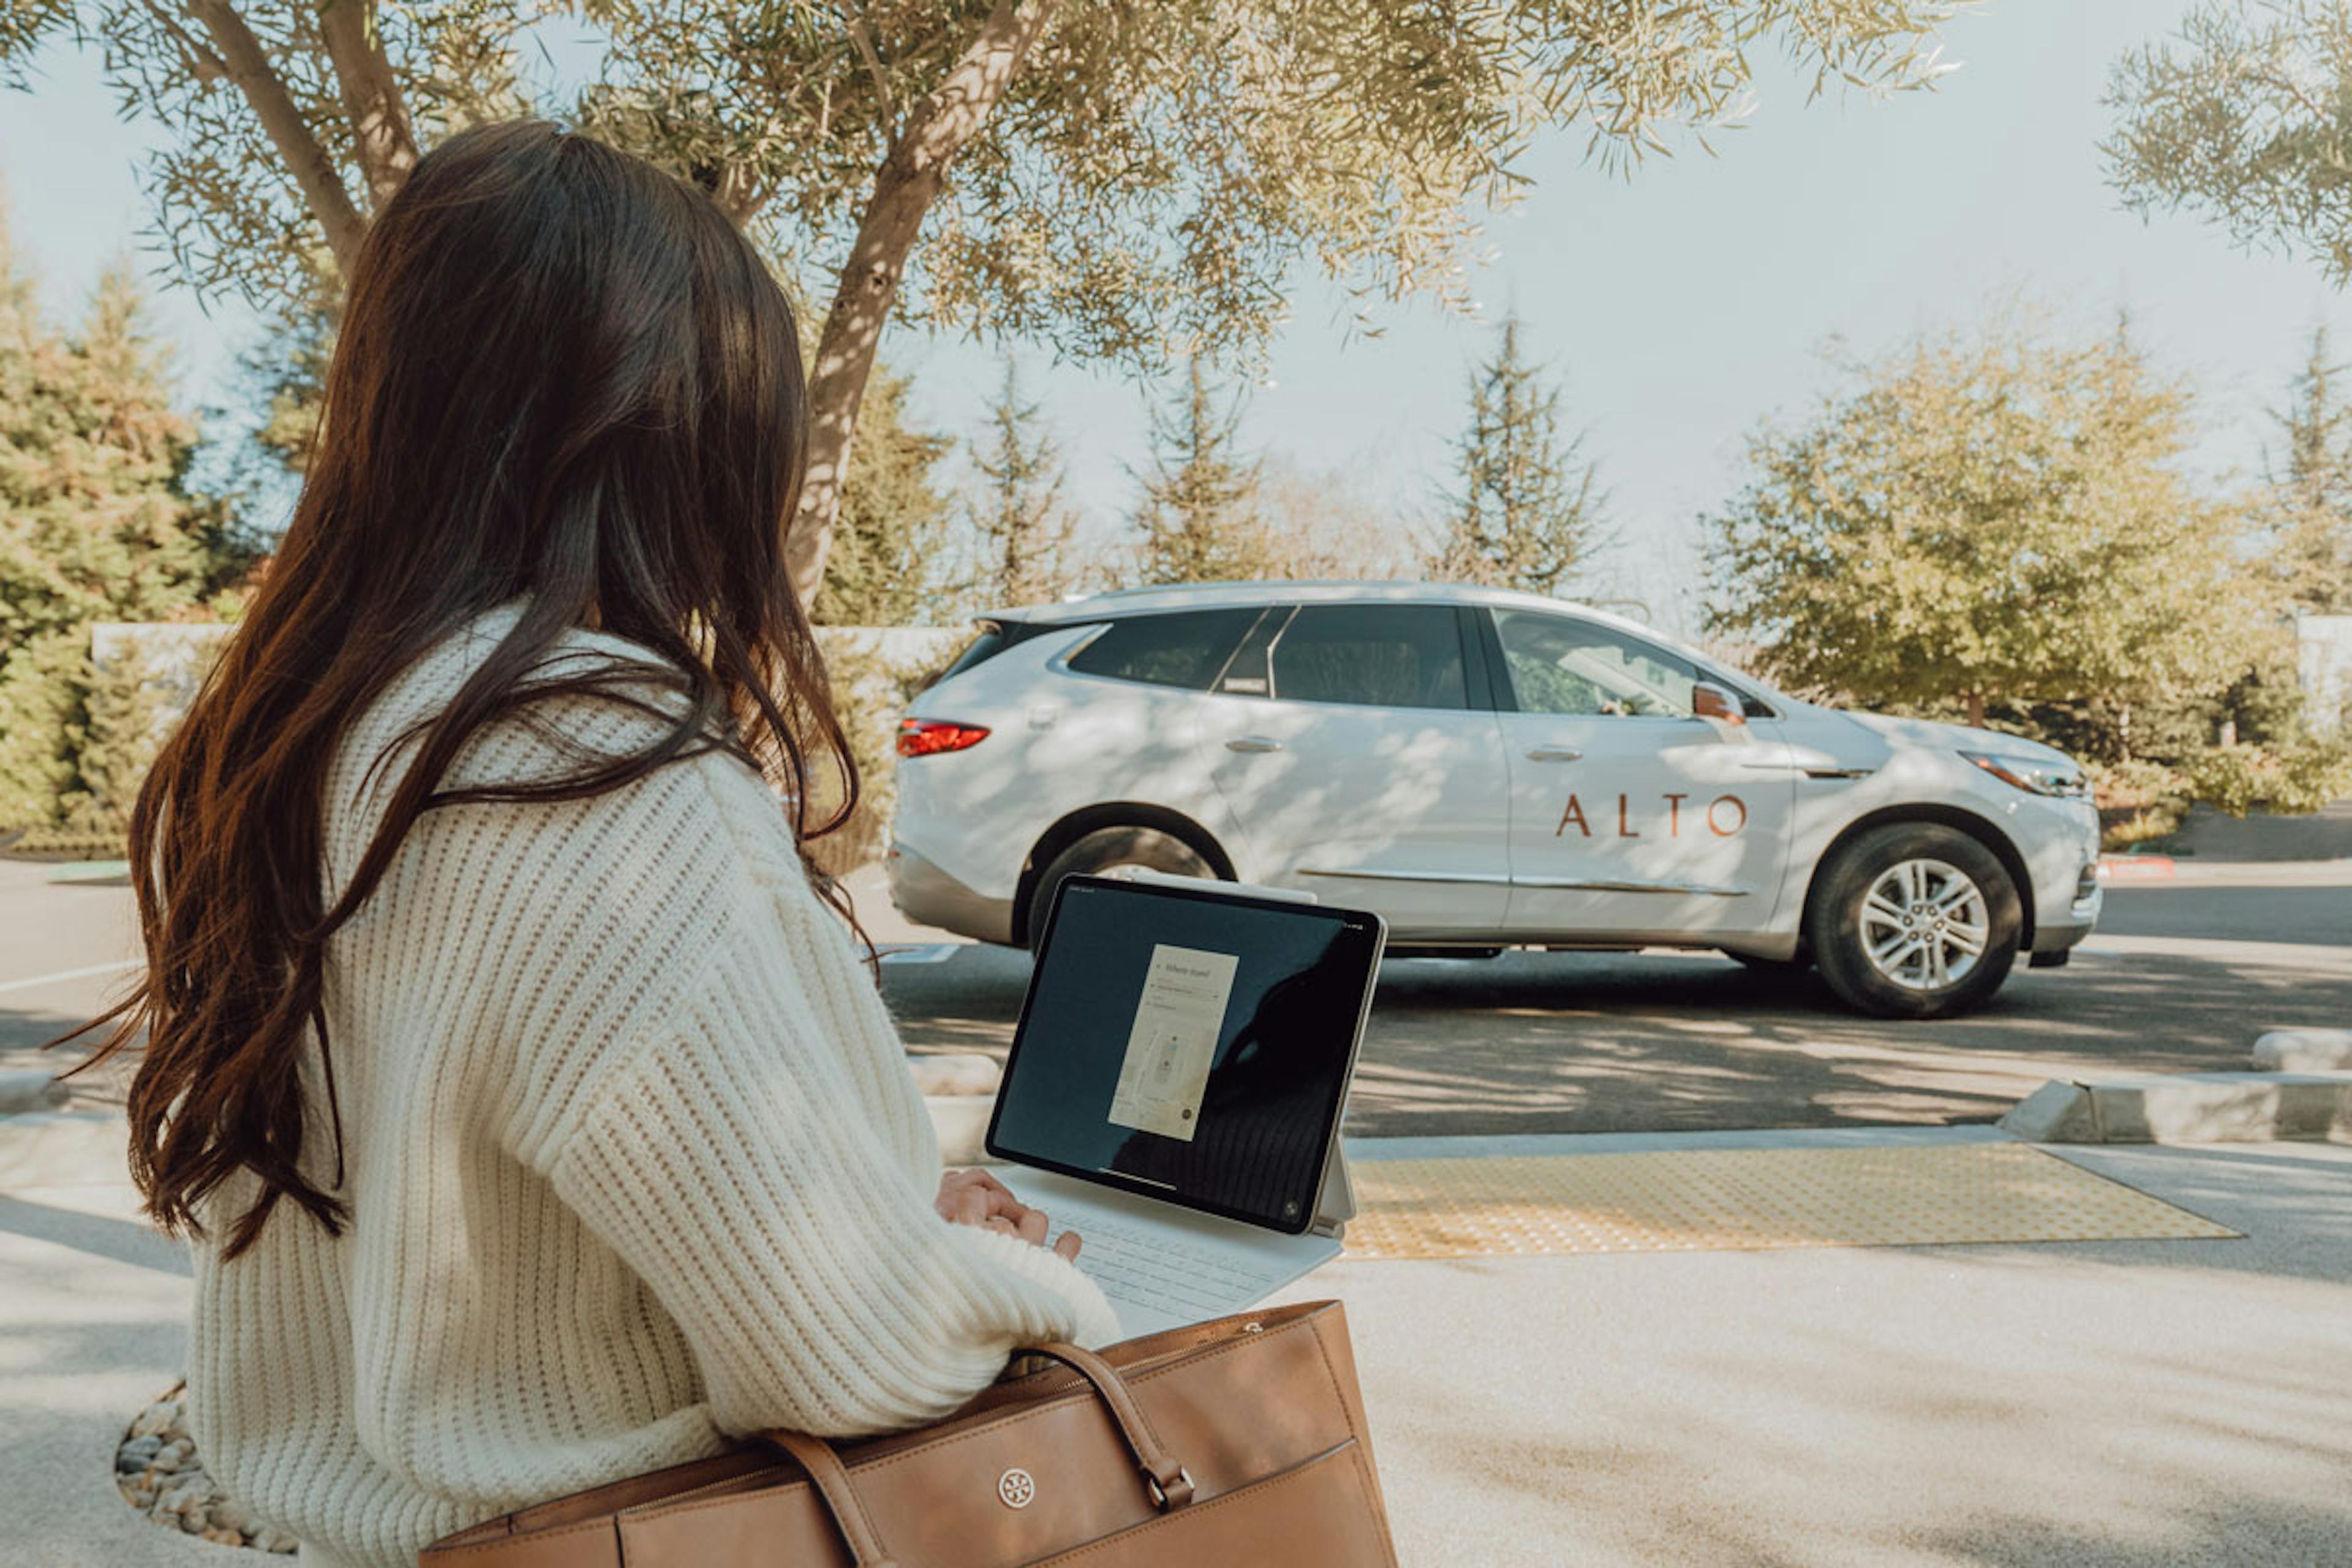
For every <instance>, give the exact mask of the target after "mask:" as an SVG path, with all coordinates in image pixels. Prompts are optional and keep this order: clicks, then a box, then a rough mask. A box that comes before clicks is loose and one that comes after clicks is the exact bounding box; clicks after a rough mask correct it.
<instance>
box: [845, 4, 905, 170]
mask: <svg viewBox="0 0 2352 1568" xmlns="http://www.w3.org/2000/svg"><path fill="white" fill-rule="evenodd" d="M842 22H843V24H844V25H845V26H847V27H848V29H849V41H850V42H851V43H853V44H856V46H857V58H860V59H862V60H864V61H865V62H866V75H868V76H870V77H872V78H873V79H874V90H875V91H876V92H877V94H879V95H880V96H881V99H882V123H883V125H884V127H885V128H887V130H888V131H889V132H890V140H891V141H892V142H896V141H898V98H897V96H896V95H894V94H893V93H892V92H891V90H890V78H889V75H888V73H887V72H886V71H884V70H883V68H882V57H881V56H880V55H879V54H877V53H876V52H875V48H874V35H873V34H872V33H870V32H868V31H867V30H866V18H865V17H864V16H860V15H859V14H858V13H857V12H856V11H854V10H853V11H851V12H849V13H848V14H847V15H846V16H844V17H843V18H842Z"/></svg>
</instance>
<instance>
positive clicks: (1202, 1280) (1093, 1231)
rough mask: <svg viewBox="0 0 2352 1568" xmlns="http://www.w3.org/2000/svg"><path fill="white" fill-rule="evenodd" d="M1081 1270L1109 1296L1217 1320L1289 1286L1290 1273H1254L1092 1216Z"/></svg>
mask: <svg viewBox="0 0 2352 1568" xmlns="http://www.w3.org/2000/svg"><path fill="white" fill-rule="evenodd" d="M1076 1228H1077V1232H1078V1239H1079V1243H1080V1245H1079V1247H1078V1268H1080V1269H1081V1270H1083V1271H1084V1272H1085V1273H1086V1274H1087V1275H1088V1276H1089V1277H1091V1278H1092V1279H1093V1280H1094V1281H1095V1283H1096V1284H1097V1285H1100V1286H1101V1287H1102V1288H1103V1293H1104V1294H1105V1295H1107V1296H1113V1297H1118V1298H1120V1299H1123V1300H1131V1301H1134V1302H1136V1303H1137V1304H1139V1305H1141V1306H1153V1307H1162V1306H1164V1307H1167V1308H1170V1309H1183V1310H1191V1311H1197V1312H1205V1313H1208V1314H1210V1315H1211V1316H1215V1315H1217V1314H1220V1313H1224V1312H1234V1311H1238V1310H1241V1309H1242V1308H1244V1307H1246V1306H1248V1305H1249V1304H1250V1303H1251V1302H1253V1301H1255V1300H1258V1299H1259V1298H1260V1297H1262V1296H1264V1295H1265V1294H1266V1293H1267V1292H1268V1291H1270V1290H1272V1289H1275V1288H1276V1286H1278V1285H1281V1284H1283V1283H1285V1282H1286V1277H1287V1275H1286V1270H1282V1269H1276V1268H1254V1267H1252V1265H1251V1262H1250V1260H1249V1259H1247V1258H1237V1257H1235V1256H1234V1255H1233V1254H1232V1253H1229V1252H1223V1251H1219V1250H1217V1249H1215V1248H1212V1247H1186V1246H1185V1245H1184V1244H1183V1243H1181V1242H1180V1241H1177V1240H1176V1239H1175V1238H1174V1237H1170V1236H1168V1235H1166V1234H1164V1233H1161V1232H1159V1231H1153V1230H1144V1229H1132V1230H1130V1229H1128V1228H1125V1227H1123V1226H1116V1225H1113V1224H1110V1223H1108V1222H1107V1221H1105V1220H1104V1219H1102V1218H1101V1217H1100V1216H1098V1215H1087V1218H1086V1221H1085V1222H1084V1223H1082V1224H1080V1225H1079V1226H1077V1227H1076Z"/></svg>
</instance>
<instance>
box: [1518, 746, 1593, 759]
mask: <svg viewBox="0 0 2352 1568" xmlns="http://www.w3.org/2000/svg"><path fill="white" fill-rule="evenodd" d="M1583 759H1584V753H1583V752H1580V751H1578V750H1577V749H1576V748H1575V747H1574V746H1538V747H1537V748H1536V749H1535V750H1534V751H1531V752H1528V761H1529V762H1531V763H1575V762H1581V761H1583Z"/></svg>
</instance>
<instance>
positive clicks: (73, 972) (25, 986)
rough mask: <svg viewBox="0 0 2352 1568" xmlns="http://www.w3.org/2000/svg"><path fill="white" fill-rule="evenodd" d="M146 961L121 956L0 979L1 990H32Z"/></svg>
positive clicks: (121, 968) (113, 972) (117, 971)
mask: <svg viewBox="0 0 2352 1568" xmlns="http://www.w3.org/2000/svg"><path fill="white" fill-rule="evenodd" d="M146 962H147V961H146V960H145V959H143V958H121V959H117V960H116V961H115V962H113V963H93V964H90V965H89V966H88V967H86V968H82V969H60V970H58V972H57V973H55V974H36V975H34V976H33V977H32V978H31V979H29V980H0V991H30V990H31V989H33V988H34V987H35V986H37V985H55V984H58V982H60V981H65V980H87V979H89V977H90V976H91V975H93V974H115V973H121V971H123V970H125V969H136V968H138V967H139V966H140V965H141V964H143V963H146Z"/></svg>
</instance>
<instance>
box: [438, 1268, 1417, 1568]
mask: <svg viewBox="0 0 2352 1568" xmlns="http://www.w3.org/2000/svg"><path fill="white" fill-rule="evenodd" d="M1027 1353H1029V1354H1031V1355H1034V1356H1038V1357H1043V1358H1045V1360H1047V1361H1048V1362H1050V1363H1056V1364H1053V1365H1049V1366H1048V1367H1046V1368H1045V1370H1042V1371H1035V1372H1031V1373H1027V1374H1025V1375H1023V1376H1018V1377H1008V1378H1007V1379H1005V1380H1003V1381H1001V1382H999V1383H997V1384H994V1385H993V1386H992V1387H990V1388H988V1389H986V1390H985V1391H983V1392H982V1394H980V1395H979V1396H978V1397H976V1398H975V1399H973V1400H972V1401H971V1404H969V1405H965V1406H964V1407H963V1408H962V1409H961V1410H960V1411H958V1412H956V1414H954V1415H950V1416H949V1417H948V1418H947V1419H946V1420H944V1421H940V1422H938V1423H935V1424H934V1425H932V1426H925V1427H922V1428H920V1429H919V1430H917V1431H913V1432H901V1433H898V1434H895V1435H893V1436H887V1437H875V1438H867V1439H863V1440H861V1441H858V1442H856V1443H845V1444H841V1445H838V1446H836V1445H834V1444H830V1443H827V1442H824V1441H823V1440H822V1439H819V1438H815V1437H810V1436H803V1435H801V1434H799V1433H793V1432H770V1433H765V1434H762V1435H761V1437H760V1438H759V1439H758V1440H757V1441H754V1442H751V1443H747V1444H745V1445H744V1446H743V1447H740V1448H738V1449H736V1450H734V1451H732V1452H730V1453H726V1454H721V1455H719V1456H718V1457H716V1458H709V1459H701V1460H697V1461H695V1462H694V1463H692V1464H686V1465H677V1466H674V1467H672V1468H669V1469H666V1470H656V1471H655V1472H653V1473H652V1474H650V1475H644V1476H638V1477H635V1478H634V1479H629V1480H625V1481H618V1482H615V1483H614V1484H613V1485H610V1486H604V1487H599V1488H597V1489H594V1490H593V1491H585V1492H579V1493H576V1494H574V1495H573V1496H571V1497H567V1498H559V1499H557V1500H554V1501H553V1502H545V1503H541V1504H540V1505H538V1506H537V1507H535V1508H528V1509H524V1510H521V1511H520V1512H518V1513H510V1514H508V1515H507V1516H506V1517H504V1518H503V1519H496V1520H492V1521H489V1522H488V1523H487V1524H480V1525H477V1526H475V1527H474V1528H473V1529H471V1530H467V1531H460V1532H458V1533H457V1534H456V1535H452V1536H449V1537H447V1538H446V1539H445V1540H442V1541H438V1542H435V1543H434V1544H433V1545H431V1546H430V1547H427V1548H426V1549H425V1553H424V1557H423V1559H422V1564H421V1568H1013V1564H1018V1563H1068V1564H1079V1565H1083V1568H1209V1565H1215V1568H1225V1565H1227V1564H1253V1563H1267V1564H1280V1565H1283V1568H1290V1565H1293V1564H1297V1565H1301V1568H1304V1565H1307V1564H1314V1565H1317V1568H1325V1565H1328V1568H1394V1564H1395V1563H1396V1552H1395V1548H1394V1546H1393V1545H1392V1544H1391V1542H1390V1539H1389V1527H1388V1517H1387V1514H1386V1512H1385V1510H1383V1508H1382V1506H1381V1488H1380V1479H1379V1477H1378V1476H1377V1475H1376V1474H1375V1473H1374V1471H1373V1468H1372V1448H1371V1440H1370V1435H1369V1434H1368V1433H1367V1432H1366V1430H1365V1427H1364V1401H1363V1394H1362V1391H1361V1390H1360V1388H1359V1386H1358V1384H1357V1382H1356V1363H1355V1357H1354V1355H1353V1354H1352V1352H1350V1349H1349V1343H1348V1322H1347V1318H1346V1315H1345V1314H1344V1313H1343V1312H1342V1311H1341V1310H1340V1307H1339V1302H1337V1301H1309V1302H1304V1303H1301V1304H1299V1305H1297V1306H1291V1307H1276V1308H1269V1309H1266V1310H1263V1311H1258V1312H1245V1313H1241V1314H1238V1315H1236V1316H1234V1317H1230V1318H1220V1319H1218V1320H1216V1321H1213V1322H1207V1323H1198V1324H1195V1325H1193V1326H1192V1327H1190V1328H1182V1329H1171V1330H1169V1331H1166V1332H1165V1333H1159V1334H1151V1335H1148V1336H1146V1337H1144V1338H1142V1339H1137V1340H1128V1341H1126V1342H1122V1343H1120V1344H1116V1345H1113V1346H1110V1347H1109V1348H1108V1349H1107V1350H1104V1351H1102V1352H1099V1353H1097V1352H1089V1351H1083V1350H1080V1349H1078V1348H1077V1347H1076V1346H1075V1345H1063V1344H1052V1345H1039V1346H1037V1347H1035V1348H1034V1350H1033V1351H1031V1352H1027Z"/></svg>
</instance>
